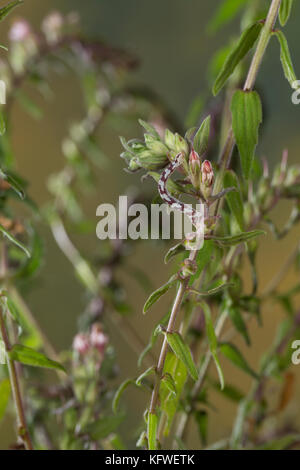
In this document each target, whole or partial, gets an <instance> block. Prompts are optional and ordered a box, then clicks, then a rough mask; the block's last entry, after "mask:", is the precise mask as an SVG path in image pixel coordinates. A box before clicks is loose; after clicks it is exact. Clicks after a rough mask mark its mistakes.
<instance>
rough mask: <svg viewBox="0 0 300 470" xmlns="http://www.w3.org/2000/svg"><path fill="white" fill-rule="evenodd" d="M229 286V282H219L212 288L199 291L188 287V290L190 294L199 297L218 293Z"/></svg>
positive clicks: (230, 284)
mask: <svg viewBox="0 0 300 470" xmlns="http://www.w3.org/2000/svg"><path fill="white" fill-rule="evenodd" d="M231 286H233V284H232V283H231V282H225V283H224V284H221V285H220V286H218V287H214V288H213V289H209V290H208V291H206V292H201V291H198V290H196V289H193V288H190V289H189V292H190V293H191V294H195V295H198V296H199V297H210V296H211V295H216V294H219V293H220V292H222V291H224V290H225V289H228V287H231Z"/></svg>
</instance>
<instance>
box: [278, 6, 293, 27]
mask: <svg viewBox="0 0 300 470" xmlns="http://www.w3.org/2000/svg"><path fill="white" fill-rule="evenodd" d="M293 2H294V0H282V2H281V5H280V9H279V21H280V24H281V26H285V25H286V23H287V22H288V20H289V17H290V14H291V11H292V7H293Z"/></svg>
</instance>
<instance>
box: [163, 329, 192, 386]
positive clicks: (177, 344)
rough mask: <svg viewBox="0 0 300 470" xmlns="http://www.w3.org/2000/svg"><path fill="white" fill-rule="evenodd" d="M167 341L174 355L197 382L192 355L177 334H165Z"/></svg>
mask: <svg viewBox="0 0 300 470" xmlns="http://www.w3.org/2000/svg"><path fill="white" fill-rule="evenodd" d="M165 335H166V338H167V341H168V344H169V346H170V347H171V349H172V350H173V352H174V354H175V355H176V356H177V357H178V359H180V360H181V361H182V362H183V364H184V365H185V367H186V368H187V370H188V372H189V374H190V376H191V377H192V379H193V380H195V381H197V380H198V371H197V368H196V366H195V363H194V361H193V357H192V353H191V351H190V349H189V348H188V346H187V345H186V344H185V342H184V341H183V338H182V336H181V335H180V334H179V333H168V332H166V333H165Z"/></svg>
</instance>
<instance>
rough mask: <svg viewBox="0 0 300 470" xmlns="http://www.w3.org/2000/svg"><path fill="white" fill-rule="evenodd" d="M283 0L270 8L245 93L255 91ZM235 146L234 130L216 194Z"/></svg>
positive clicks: (276, 1) (216, 187)
mask: <svg viewBox="0 0 300 470" xmlns="http://www.w3.org/2000/svg"><path fill="white" fill-rule="evenodd" d="M281 1H282V0H272V3H271V5H270V8H269V12H268V15H267V19H266V21H265V25H264V27H263V29H262V31H261V34H260V37H259V40H258V44H257V47H256V50H255V53H254V56H253V59H252V62H251V65H250V68H249V72H248V75H247V78H246V81H245V84H244V88H243V89H244V91H250V90H252V89H253V87H254V85H255V81H256V77H257V74H258V71H259V68H260V66H261V63H262V60H263V57H264V54H265V52H266V49H267V46H268V44H269V41H270V38H271V35H272V31H273V28H274V25H275V22H276V19H277V16H278V11H279V7H280V4H281ZM234 146H235V139H234V135H233V130H232V128H231V129H230V131H229V134H228V137H227V141H226V143H225V146H224V149H223V152H222V153H221V156H220V160H219V163H220V172H219V174H218V178H217V180H216V185H215V193H216V194H217V193H218V192H220V190H221V189H222V181H223V175H224V171H225V169H226V168H228V166H229V164H230V160H231V156H232V152H233V149H234Z"/></svg>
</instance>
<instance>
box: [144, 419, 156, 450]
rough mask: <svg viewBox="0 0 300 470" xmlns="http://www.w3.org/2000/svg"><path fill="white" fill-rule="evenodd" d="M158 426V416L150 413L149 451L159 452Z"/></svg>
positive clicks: (148, 427) (148, 423) (148, 429)
mask: <svg viewBox="0 0 300 470" xmlns="http://www.w3.org/2000/svg"><path fill="white" fill-rule="evenodd" d="M157 424H158V418H157V416H156V415H155V414H153V413H148V420H147V435H148V450H157V445H156V432H157Z"/></svg>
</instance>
